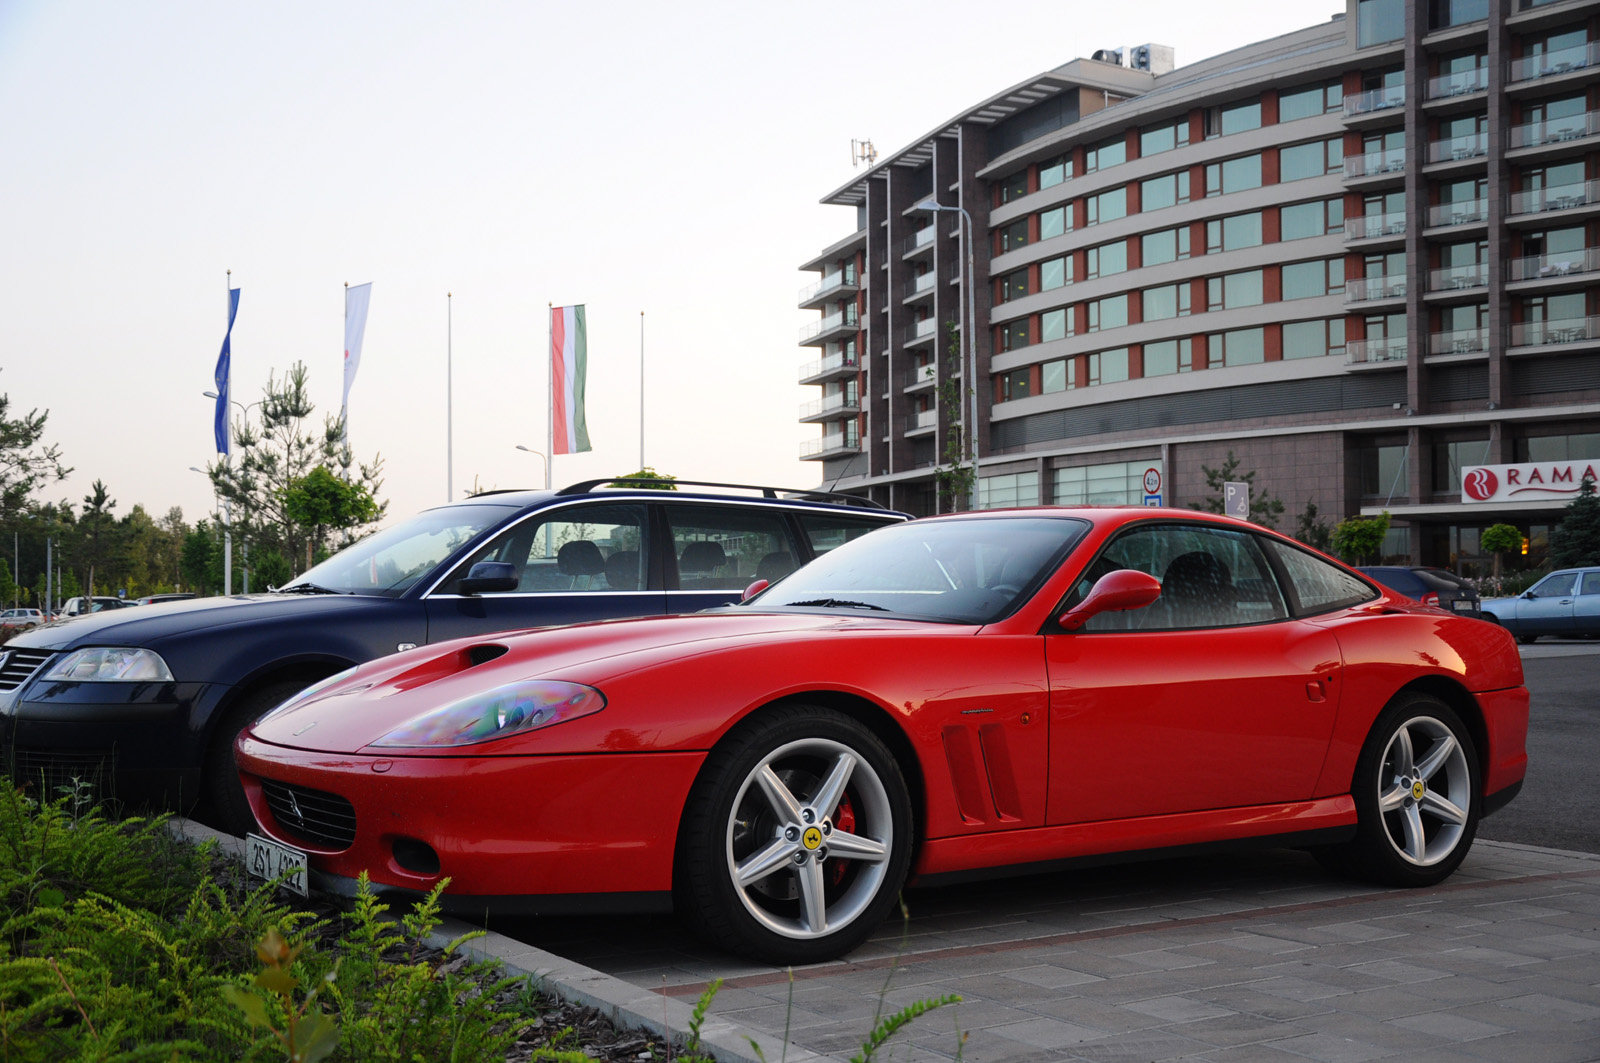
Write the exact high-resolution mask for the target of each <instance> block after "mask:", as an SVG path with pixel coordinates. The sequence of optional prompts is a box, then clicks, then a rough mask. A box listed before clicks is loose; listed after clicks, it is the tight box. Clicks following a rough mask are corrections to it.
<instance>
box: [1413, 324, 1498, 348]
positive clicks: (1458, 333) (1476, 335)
mask: <svg viewBox="0 0 1600 1063" xmlns="http://www.w3.org/2000/svg"><path fill="white" fill-rule="evenodd" d="M1488 349H1489V330H1488V329H1486V328H1464V329H1455V330H1453V331H1450V332H1435V333H1433V334H1432V335H1430V336H1429V337H1428V353H1429V354H1473V353H1476V352H1478V351H1486V350H1488Z"/></svg>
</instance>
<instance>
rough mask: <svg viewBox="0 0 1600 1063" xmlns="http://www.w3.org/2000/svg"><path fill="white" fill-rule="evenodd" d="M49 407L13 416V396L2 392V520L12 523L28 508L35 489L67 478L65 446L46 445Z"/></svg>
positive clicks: (0, 439)
mask: <svg viewBox="0 0 1600 1063" xmlns="http://www.w3.org/2000/svg"><path fill="white" fill-rule="evenodd" d="M49 417H50V413H49V411H48V410H46V411H44V412H40V411H39V410H29V411H28V412H27V413H25V414H23V415H21V416H19V417H12V416H11V396H10V395H4V394H0V524H4V525H10V524H12V523H13V522H14V521H16V519H17V518H18V517H19V516H21V515H22V513H23V512H24V511H25V510H26V509H27V508H28V506H29V504H30V500H31V499H32V497H33V494H34V492H35V491H37V490H39V489H40V488H41V487H43V486H44V485H45V484H47V483H52V482H56V481H60V480H64V479H66V476H67V474H68V473H70V472H71V471H72V470H71V469H69V468H67V467H66V466H65V465H62V464H61V448H60V447H55V446H43V445H41V444H40V440H42V439H43V438H44V426H45V421H47V420H48V419H49Z"/></svg>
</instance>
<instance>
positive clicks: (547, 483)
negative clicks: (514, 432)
mask: <svg viewBox="0 0 1600 1063" xmlns="http://www.w3.org/2000/svg"><path fill="white" fill-rule="evenodd" d="M517 449H518V450H521V451H524V452H526V453H528V454H533V455H535V456H537V457H538V459H539V460H540V461H542V462H544V489H545V490H546V491H548V490H550V459H549V458H547V457H545V454H544V451H542V450H534V449H533V448H532V447H525V446H523V445H522V444H521V443H518V444H517Z"/></svg>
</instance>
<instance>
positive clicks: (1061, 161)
mask: <svg viewBox="0 0 1600 1063" xmlns="http://www.w3.org/2000/svg"><path fill="white" fill-rule="evenodd" d="M1071 176H1072V156H1070V155H1058V156H1056V157H1055V158H1053V159H1046V160H1045V161H1044V162H1041V163H1040V164H1039V188H1040V190H1041V191H1042V190H1043V189H1046V188H1054V187H1055V186H1056V185H1058V184H1060V183H1061V182H1063V181H1065V180H1066V179H1067V178H1069V177H1071Z"/></svg>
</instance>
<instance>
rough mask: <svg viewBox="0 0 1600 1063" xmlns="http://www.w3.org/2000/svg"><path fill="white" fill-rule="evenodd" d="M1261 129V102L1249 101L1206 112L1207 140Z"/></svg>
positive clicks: (1213, 108) (1214, 108)
mask: <svg viewBox="0 0 1600 1063" xmlns="http://www.w3.org/2000/svg"><path fill="white" fill-rule="evenodd" d="M1260 128H1261V101H1260V100H1247V101H1245V102H1244V103H1233V104H1229V105H1228V106H1226V107H1212V108H1210V109H1209V110H1207V111H1206V139H1207V140H1210V139H1211V138H1212V137H1216V136H1224V137H1226V136H1231V135H1232V134H1234V133H1245V132H1248V131H1249V130H1252V129H1260Z"/></svg>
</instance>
